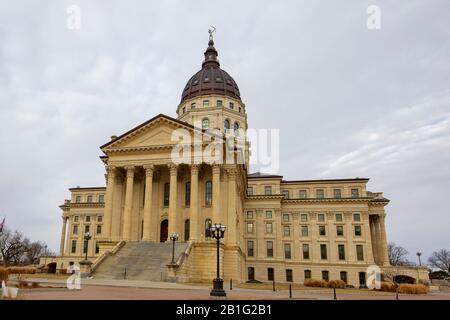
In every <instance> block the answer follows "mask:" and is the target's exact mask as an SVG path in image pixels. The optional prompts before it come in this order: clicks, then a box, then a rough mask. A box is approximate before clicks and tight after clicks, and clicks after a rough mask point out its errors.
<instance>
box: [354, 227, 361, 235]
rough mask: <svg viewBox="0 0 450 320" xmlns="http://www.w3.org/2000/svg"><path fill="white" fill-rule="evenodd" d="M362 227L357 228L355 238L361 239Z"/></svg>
mask: <svg viewBox="0 0 450 320" xmlns="http://www.w3.org/2000/svg"><path fill="white" fill-rule="evenodd" d="M361 234H362V231H361V226H355V237H361Z"/></svg>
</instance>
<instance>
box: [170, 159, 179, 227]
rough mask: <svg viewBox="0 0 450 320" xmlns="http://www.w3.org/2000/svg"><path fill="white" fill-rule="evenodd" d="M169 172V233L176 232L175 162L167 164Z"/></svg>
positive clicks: (176, 171) (176, 170) (176, 175)
mask: <svg viewBox="0 0 450 320" xmlns="http://www.w3.org/2000/svg"><path fill="white" fill-rule="evenodd" d="M169 174H170V192H169V234H172V233H175V232H177V223H178V219H177V199H178V195H177V182H178V181H177V180H178V179H177V177H178V166H177V165H176V164H173V163H171V164H169Z"/></svg>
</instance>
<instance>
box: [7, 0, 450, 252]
mask: <svg viewBox="0 0 450 320" xmlns="http://www.w3.org/2000/svg"><path fill="white" fill-rule="evenodd" d="M70 4H75V5H78V6H79V7H80V8H81V29H79V30H71V29H68V28H67V26H66V24H67V17H68V16H67V13H66V10H67V6H68V5H70ZM214 4H216V5H214ZM370 4H376V5H378V6H379V7H380V9H381V29H379V30H369V29H368V28H367V26H366V20H367V16H368V15H367V13H366V9H367V7H368V5H370ZM449 12H450V2H449V1H448V0H442V1H438V0H429V1H424V0H422V1H412V0H405V1H364V0H355V1H333V0H331V1H316V0H314V1H313V0H309V1H298V0H295V1H267V2H263V1H221V2H217V1H158V2H156V1H107V2H106V1H100V0H97V1H93V0H89V1H80V0H72V1H59V0H58V1H57V0H54V1H50V0H46V1H2V2H0V111H1V112H0V150H1V151H0V152H1V158H0V164H1V165H0V218H2V217H3V216H4V215H6V217H7V218H6V223H7V226H8V227H10V228H13V229H16V228H17V229H20V230H21V231H23V232H24V233H25V234H26V235H27V236H28V237H30V238H32V239H33V240H38V239H40V240H43V241H46V242H47V243H48V244H49V245H50V247H51V248H52V249H53V250H55V251H57V250H58V244H59V237H60V230H61V229H60V228H61V211H60V209H59V208H58V205H60V204H61V203H62V202H63V200H64V199H65V198H68V197H69V191H68V190H67V189H68V188H69V187H74V186H99V185H100V186H103V185H104V182H105V181H104V167H103V165H102V163H101V161H100V160H99V158H98V156H100V155H101V152H100V150H99V146H100V145H102V144H103V143H105V142H107V141H108V140H109V137H110V136H111V135H113V134H116V135H118V134H121V133H123V132H125V131H127V130H129V129H130V128H132V127H134V126H136V125H138V124H140V123H142V122H144V121H146V120H148V119H150V118H151V117H153V116H155V115H156V114H159V113H165V114H167V115H169V116H175V110H176V106H177V105H178V103H179V101H180V97H181V92H182V90H183V88H184V85H185V83H186V81H187V80H188V79H189V78H190V77H191V76H192V75H193V74H194V73H195V72H196V71H197V70H198V69H199V68H200V66H201V61H202V58H203V52H204V50H205V48H206V45H207V41H208V34H207V29H208V28H209V26H210V25H214V26H215V27H216V28H217V32H216V35H215V43H216V48H217V50H218V51H219V58H220V61H221V67H222V68H223V69H225V70H226V71H228V72H229V73H230V74H231V75H232V76H233V77H234V79H235V80H236V82H237V83H238V85H239V87H240V91H241V95H242V99H243V101H244V103H245V104H246V106H247V113H248V121H249V126H250V127H252V128H279V129H280V139H281V146H280V174H282V175H284V177H285V179H319V178H352V177H368V178H370V179H371V180H370V181H369V185H368V189H369V190H371V191H383V192H384V194H385V196H386V197H388V198H389V199H391V203H390V204H389V205H388V206H387V208H386V212H387V219H386V222H387V235H388V240H389V241H394V242H396V243H397V244H400V245H402V246H404V247H405V248H406V249H408V250H409V251H410V253H411V254H412V256H411V258H412V259H414V260H415V259H416V257H415V255H414V254H415V252H416V251H418V250H420V251H422V252H423V253H424V256H425V257H427V256H428V255H429V254H430V253H431V252H432V251H433V250H437V249H440V248H443V247H447V249H450V248H449V244H450V227H449V226H450V209H449V205H448V202H447V198H448V197H449V192H450V165H449V164H450V124H449V121H450V20H449V16H448V14H449ZM253 169H255V168H253Z"/></svg>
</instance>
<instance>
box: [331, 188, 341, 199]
mask: <svg viewBox="0 0 450 320" xmlns="http://www.w3.org/2000/svg"><path fill="white" fill-rule="evenodd" d="M333 196H334V197H335V198H336V199H338V198H341V189H334V190H333Z"/></svg>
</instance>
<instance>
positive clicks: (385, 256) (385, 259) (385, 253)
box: [378, 213, 389, 266]
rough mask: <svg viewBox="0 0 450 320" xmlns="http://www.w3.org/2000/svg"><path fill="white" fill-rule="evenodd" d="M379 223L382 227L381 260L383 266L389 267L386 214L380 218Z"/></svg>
mask: <svg viewBox="0 0 450 320" xmlns="http://www.w3.org/2000/svg"><path fill="white" fill-rule="evenodd" d="M378 223H379V226H380V236H381V239H380V247H381V260H382V264H383V266H388V265H389V256H388V250H387V239H386V229H385V226H384V213H383V214H380V215H379V216H378Z"/></svg>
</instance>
